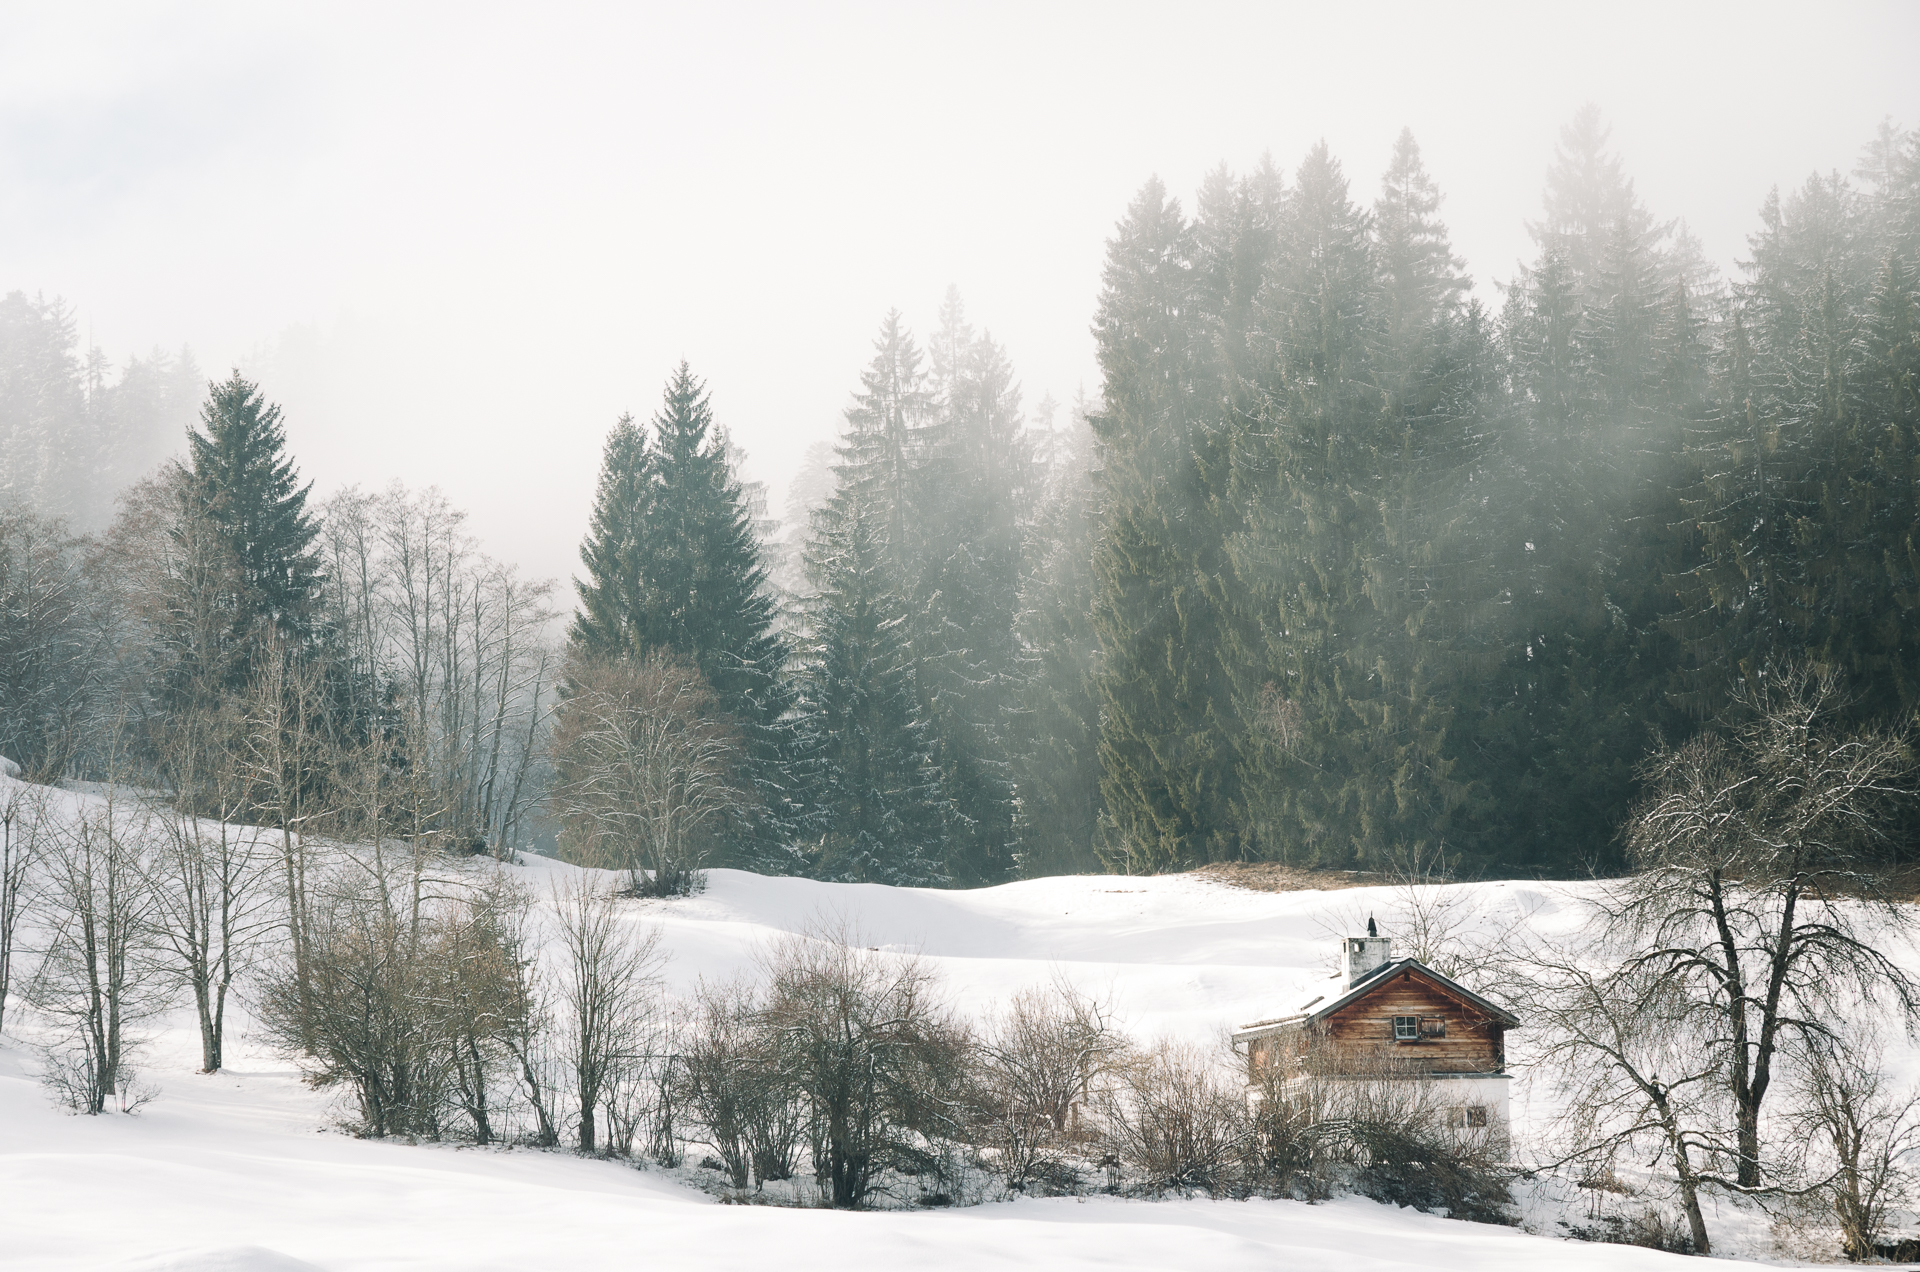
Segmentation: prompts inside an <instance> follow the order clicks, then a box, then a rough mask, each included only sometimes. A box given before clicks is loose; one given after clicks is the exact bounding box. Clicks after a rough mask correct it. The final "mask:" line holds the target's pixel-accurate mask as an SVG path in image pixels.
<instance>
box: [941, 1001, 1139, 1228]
mask: <svg viewBox="0 0 1920 1272" xmlns="http://www.w3.org/2000/svg"><path fill="white" fill-rule="evenodd" d="M1128 1051H1129V1048H1128V1045H1127V1040H1126V1039H1125V1038H1124V1037H1123V1036H1122V1035H1121V1034H1120V1033H1119V1032H1118V1031H1117V1030H1116V1029H1115V1028H1114V1026H1113V1019H1112V1008H1111V1006H1110V1005H1108V1004H1106V1003H1102V1002H1099V1001H1096V1000H1094V999H1091V998H1088V997H1085V996H1084V995H1081V994H1079V993H1077V992H1076V991H1075V990H1074V989H1073V988H1072V986H1070V985H1067V984H1066V983H1064V982H1055V983H1054V984H1053V985H1050V986H1048V987H1046V988H1043V989H1042V988H1036V989H1028V990H1023V991H1021V992H1020V993H1018V994H1016V995H1015V996H1014V997H1013V1000H1012V1001H1011V1002H1010V1003H1008V1005H1007V1007H1006V1009H1005V1010H1004V1011H1002V1012H1000V1013H999V1014H998V1015H997V1016H995V1017H994V1018H993V1019H991V1020H990V1021H989V1022H988V1023H987V1024H986V1025H985V1027H984V1028H983V1030H982V1032H981V1035H980V1037H979V1039H978V1041H977V1043H976V1045H975V1049H974V1054H975V1076H974V1088H975V1096H974V1100H975V1102H976V1105H977V1113H976V1118H975V1125H974V1135H975V1138H976V1140H977V1142H979V1143H980V1144H981V1145H982V1146H983V1147H985V1148H986V1149H987V1150H988V1151H989V1153H990V1154H991V1159H992V1161H993V1163H994V1167H995V1169H996V1170H997V1171H998V1173H999V1174H1000V1176H1001V1178H1002V1179H1003V1180H1004V1181H1005V1182H1006V1185H1007V1187H1009V1188H1011V1189H1014V1190H1016V1191H1025V1190H1027V1189H1030V1188H1033V1187H1035V1186H1039V1187H1042V1188H1049V1189H1064V1188H1067V1187H1070V1186H1071V1184H1072V1182H1073V1180H1074V1173H1073V1170H1072V1166H1071V1164H1070V1162H1069V1160H1068V1158H1069V1156H1070V1154H1071V1151H1072V1149H1073V1148H1074V1147H1075V1146H1076V1141H1078V1140H1081V1139H1084V1138H1086V1137H1087V1136H1088V1135H1090V1133H1091V1132H1090V1128H1088V1127H1087V1126H1086V1125H1085V1118H1086V1114H1087V1112H1088V1110H1089V1108H1090V1106H1091V1104H1092V1103H1093V1101H1094V1099H1095V1097H1096V1093H1104V1091H1105V1088H1106V1086H1107V1085H1108V1083H1109V1081H1110V1080H1111V1079H1112V1078H1113V1077H1114V1076H1115V1075H1116V1074H1117V1073H1118V1072H1119V1071H1120V1069H1121V1068H1122V1067H1123V1066H1124V1064H1125V1062H1126V1059H1127V1056H1128Z"/></svg>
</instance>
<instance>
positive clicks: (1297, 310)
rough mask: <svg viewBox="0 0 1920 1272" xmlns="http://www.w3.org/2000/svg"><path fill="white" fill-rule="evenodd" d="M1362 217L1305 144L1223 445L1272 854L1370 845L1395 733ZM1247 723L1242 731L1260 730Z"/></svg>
mask: <svg viewBox="0 0 1920 1272" xmlns="http://www.w3.org/2000/svg"><path fill="white" fill-rule="evenodd" d="M1367 230H1368V222H1367V217H1366V215H1365V213H1364V212H1362V211H1361V210H1360V209H1359V208H1358V207H1356V206H1355V205H1354V204H1353V203H1352V201H1351V200H1350V199H1349V197H1348V191H1347V183H1346V179H1345V177H1344V176H1343V175H1342V173H1341V171H1340V166H1339V164H1338V162H1337V161H1335V160H1334V159H1333V158H1332V156H1331V155H1329V154H1328V153H1327V150H1326V147H1325V146H1324V145H1321V146H1317V147H1315V148H1314V150H1313V151H1311V152H1310V153H1309V154H1308V156H1307V158H1306V160H1305V161H1304V162H1303V163H1302V164H1301V166H1300V170H1299V173H1298V175H1297V176H1296V178H1295V181H1294V186H1293V189H1292V192H1291V194H1290V196H1289V198H1288V203H1287V209H1286V215H1285V217H1284V219H1283V222H1282V231H1281V238H1280V250H1279V254H1278V255H1277V257H1276V260H1275V262H1274V266H1273V269H1272V271H1271V272H1270V274H1269V278H1268V283H1267V286H1266V287H1265V288H1264V289H1263V290H1262V293H1261V304H1260V312H1259V317H1258V319H1257V324H1258V327H1259V329H1260V330H1261V331H1262V332H1264V333H1267V334H1268V335H1269V336H1270V338H1271V339H1272V342H1273V350H1274V353H1273V358H1272V362H1271V364H1270V365H1269V366H1268V367H1266V368H1263V370H1262V372H1261V384H1262V395H1261V402H1260V404H1259V406H1258V409H1257V412H1256V413H1255V414H1254V415H1252V416H1251V417H1250V418H1249V419H1248V420H1247V422H1246V425H1245V427H1244V428H1243V429H1242V431H1241V433H1240V436H1239V437H1238V439H1237V441H1236V451H1235V455H1234V479H1235V483H1236V487H1235V489H1236V492H1237V495H1238V499H1237V502H1240V503H1241V504H1242V505H1243V506H1245V507H1247V508H1248V509H1249V517H1248V519H1249V524H1248V529H1247V531H1246V533H1244V534H1242V535H1240V536H1238V537H1237V539H1236V541H1235V544H1234V549H1233V556H1234V563H1235V566H1236V570H1237V575H1238V577H1239V579H1240V580H1241V582H1242V583H1243V585H1244V586H1245V587H1246V589H1247V593H1248V595H1249V597H1250V598H1251V600H1252V602H1253V604H1254V605H1255V606H1256V607H1257V609H1256V613H1257V615H1258V618H1259V620H1260V633H1259V637H1258V640H1257V643H1255V644H1253V645H1251V646H1250V647H1248V648H1247V649H1246V650H1245V652H1244V653H1243V655H1242V657H1241V658H1240V659H1239V660H1238V661H1239V665H1240V671H1241V676H1242V687H1241V701H1242V704H1243V709H1245V710H1247V711H1248V713H1249V714H1250V715H1254V714H1255V712H1256V711H1258V712H1259V713H1260V714H1258V715H1255V723H1256V725H1258V726H1261V728H1262V734H1261V735H1265V734H1278V735H1280V736H1282V737H1284V738H1285V742H1284V744H1283V745H1280V746H1277V747H1268V748H1265V749H1264V751H1263V755H1264V757H1265V760H1266V762H1265V763H1264V764H1261V765H1260V766H1259V769H1258V772H1259V775H1260V780H1259V782H1258V783H1257V784H1250V788H1249V799H1250V800H1251V801H1252V806H1253V812H1252V815H1253V816H1254V818H1255V819H1256V820H1257V822H1258V823H1259V824H1260V827H1261V834H1262V837H1263V839H1264V840H1265V841H1266V843H1267V844H1268V846H1269V850H1270V851H1273V852H1274V853H1275V854H1276V855H1279V856H1281V857H1282V858H1283V859H1290V860H1293V861H1297V862H1304V861H1318V862H1322V863H1326V864H1346V863H1350V862H1352V861H1355V860H1368V859H1373V858H1377V857H1379V856H1381V855H1383V854H1384V852H1385V850H1386V848H1387V847H1388V846H1389V845H1388V844H1387V843H1385V842H1383V840H1384V839H1385V838H1386V836H1387V833H1388V827H1387V825H1386V822H1387V820H1388V818H1387V816H1386V814H1385V810H1386V809H1387V808H1389V807H1390V806H1391V804H1392V802H1393V797H1394V791H1393V788H1392V786H1391V784H1390V775H1392V774H1393V773H1394V771H1395V768H1396V766H1395V765H1394V763H1393V758H1392V757H1391V756H1390V755H1389V754H1387V753H1386V752H1384V751H1383V750H1382V746H1383V744H1385V743H1388V742H1390V741H1391V740H1392V739H1394V738H1395V737H1397V736H1400V735H1402V734H1403V733H1404V732H1405V721H1404V719H1402V712H1401V710H1400V707H1401V704H1399V703H1397V702H1396V701H1395V700H1394V698H1393V696H1392V694H1391V692H1390V687H1389V686H1388V685H1386V684H1385V683H1383V681H1382V678H1381V674H1380V662H1381V659H1382V657H1383V654H1384V651H1383V646H1382V642H1383V638H1384V635H1385V633H1383V632H1382V630H1381V627H1382V623H1381V615H1380V613H1379V611H1378V609H1377V608H1376V606H1375V603H1374V598H1373V596H1372V595H1371V594H1370V591H1369V588H1368V581H1369V580H1368V577H1367V571H1368V564H1369V561H1370V560H1371V559H1373V557H1374V556H1375V555H1376V554H1378V553H1380V552H1382V551H1383V550H1384V548H1385V539H1384V535H1383V532H1382V524H1381V516H1380V510H1381V508H1382V506H1383V503H1384V499H1385V496H1386V494H1387V488H1386V486H1385V484H1384V478H1385V477H1386V476H1387V467H1388V465H1389V464H1390V463H1391V461H1392V460H1393V458H1394V450H1393V448H1394V447H1395V446H1396V445H1397V442H1398V438H1397V436H1396V434H1395V430H1394V429H1393V428H1392V427H1391V421H1390V419H1389V417H1388V415H1387V412H1386V410H1385V403H1384V401H1383V400H1382V397H1381V395H1380V394H1379V392H1378V391H1377V390H1376V389H1375V388H1374V387H1373V379H1374V376H1373V374H1372V360H1373V350H1374V348H1375V347H1376V345H1377V343H1378V321H1379V320H1378V313H1379V306H1378V304H1377V301H1376V297H1375V294H1374V292H1375V274H1374V265H1373V260H1372V254H1371V245H1370V243H1369V241H1368V233H1367ZM1261 735H1256V736H1261Z"/></svg>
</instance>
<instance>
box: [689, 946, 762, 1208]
mask: <svg viewBox="0 0 1920 1272" xmlns="http://www.w3.org/2000/svg"><path fill="white" fill-rule="evenodd" d="M758 1026H759V1005H758V1004H757V1003H756V1002H755V1001H754V997H753V994H752V992H751V991H750V990H749V989H747V988H746V987H745V986H743V985H738V984H727V985H717V986H713V985H706V984H702V985H701V986H700V989H699V991H698V992H697V993H696V994H695V996H694V1004H693V1019H692V1021H691V1022H690V1026H689V1028H688V1031H687V1040H686V1047H685V1050H684V1053H683V1056H682V1064H681V1066H680V1069H679V1074H678V1077H679V1081H680V1084H681V1090H682V1093H683V1099H684V1100H685V1101H686V1104H687V1108H688V1111H689V1112H690V1113H691V1114H692V1115H693V1116H694V1117H695V1118H696V1119H697V1120H698V1121H699V1123H700V1125H701V1126H702V1127H704V1128H705V1131H706V1139H705V1143H706V1144H707V1146H708V1147H710V1148H712V1149H713V1151H714V1152H715V1153H718V1154H719V1156H720V1165H721V1168H722V1169H723V1170H725V1171H726V1173H727V1178H728V1180H729V1181H730V1182H731V1183H732V1185H733V1186H734V1187H735V1188H745V1187H746V1186H747V1185H748V1184H749V1183H750V1182H751V1180H752V1171H753V1164H754V1163H753V1148H752V1135H753V1132H752V1127H753V1124H754V1122H756V1121H757V1120H759V1119H760V1117H761V1116H762V1110H761V1108H760V1103H761V1101H760V1099H759V1088H760V1087H761V1086H762V1085H763V1082H764V1078H763V1075H762V1073H761V1064H760V1063H759V1062H760V1059H761V1052H762V1051H763V1050H764V1048H763V1047H762V1045H761V1036H760V1030H759V1027H758Z"/></svg>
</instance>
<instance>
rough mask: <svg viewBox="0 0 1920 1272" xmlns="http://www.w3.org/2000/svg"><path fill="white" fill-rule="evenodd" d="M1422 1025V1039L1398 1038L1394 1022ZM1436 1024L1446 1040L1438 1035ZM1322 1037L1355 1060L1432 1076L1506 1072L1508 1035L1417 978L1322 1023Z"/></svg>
mask: <svg viewBox="0 0 1920 1272" xmlns="http://www.w3.org/2000/svg"><path fill="white" fill-rule="evenodd" d="M1397 1016H1413V1017H1417V1018H1419V1020H1420V1021H1421V1034H1422V1036H1421V1037H1419V1038H1417V1039H1415V1040H1413V1041H1400V1040H1396V1039H1395V1037H1394V1018H1395V1017H1397ZM1434 1022H1444V1026H1445V1035H1444V1036H1434V1033H1435V1032H1436V1031H1434V1030H1433V1023H1434ZM1317 1032H1318V1034H1319V1036H1320V1038H1322V1039H1324V1040H1325V1041H1326V1042H1327V1043H1330V1044H1332V1045H1333V1046H1334V1047H1336V1048H1338V1049H1339V1050H1340V1051H1341V1052H1343V1053H1346V1054H1348V1055H1351V1056H1354V1057H1355V1058H1356V1059H1357V1058H1359V1057H1362V1056H1367V1055H1370V1054H1371V1055H1377V1056H1379V1058H1381V1059H1384V1060H1388V1061H1390V1062H1391V1063H1392V1064H1393V1065H1394V1066H1395V1067H1401V1066H1406V1067H1410V1068H1413V1069H1415V1070H1417V1071H1421V1072H1427V1073H1498V1072H1500V1071H1501V1070H1502V1069H1504V1068H1506V1040H1505V1030H1504V1029H1503V1028H1502V1027H1501V1026H1500V1025H1499V1024H1497V1023H1496V1022H1494V1021H1492V1020H1490V1019H1488V1018H1487V1016H1486V1015H1484V1014H1483V1013H1481V1012H1479V1011H1476V1010H1474V1009H1472V1008H1470V1007H1469V1006H1467V1005H1466V1004H1465V1003H1462V1002H1460V1001H1459V1000H1458V999H1456V998H1454V997H1453V996H1452V995H1450V994H1447V993H1445V992H1443V991H1441V990H1440V989H1439V988H1438V987H1436V986H1434V985H1433V984H1432V983H1431V982H1429V981H1427V980H1425V979H1423V978H1421V977H1420V976H1418V975H1417V974H1413V973H1409V972H1399V973H1396V974H1394V975H1393V976H1391V977H1390V978H1388V979H1387V980H1385V981H1383V982H1381V983H1380V984H1379V985H1377V986H1375V987H1374V988H1372V989H1371V990H1369V991H1368V993H1367V994H1366V996H1365V997H1363V998H1361V999H1359V1000H1358V1001H1356V1002H1353V1003H1350V1004H1348V1005H1347V1006H1345V1007H1343V1008H1341V1009H1340V1010H1339V1011H1337V1012H1334V1013H1333V1014H1332V1015H1330V1016H1328V1017H1327V1018H1326V1019H1325V1020H1323V1021H1321V1022H1319V1025H1318V1030H1317Z"/></svg>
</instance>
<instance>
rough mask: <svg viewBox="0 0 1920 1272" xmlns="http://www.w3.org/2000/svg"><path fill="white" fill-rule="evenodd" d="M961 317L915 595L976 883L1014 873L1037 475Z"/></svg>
mask: <svg viewBox="0 0 1920 1272" xmlns="http://www.w3.org/2000/svg"><path fill="white" fill-rule="evenodd" d="M964 312H965V311H964V309H963V308H962V306H961V303H960V298H959V295H958V293H957V292H955V291H953V290H949V292H948V294H947V300H946V304H945V305H944V306H943V309H942V323H941V331H940V334H939V337H938V338H937V339H936V340H935V342H934V349H935V360H934V377H933V383H934V385H935V392H936V395H937V396H936V420H937V423H936V424H935V426H934V427H933V428H932V429H930V430H929V437H928V443H927V448H926V452H925V457H924V460H923V463H922V467H921V476H920V480H919V483H918V485H919V489H920V492H921V496H920V500H919V503H918V507H917V509H916V511H917V513H918V517H919V521H920V523H921V525H922V527H923V530H922V541H921V548H920V551H921V557H922V560H921V566H920V570H919V571H918V574H917V576H916V577H915V578H913V579H912V580H911V581H910V588H911V591H910V595H911V596H912V598H913V602H914V604H913V613H912V626H913V630H912V640H913V645H914V649H915V653H916V657H917V661H918V676H919V684H920V689H921V692H922V694H923V695H924V701H925V703H926V707H927V711H928V716H929V719H930V721H931V724H932V727H933V732H934V739H935V742H936V744H937V750H936V758H937V764H938V767H939V770H940V774H941V783H942V788H943V790H944V791H945V793H946V796H947V799H948V801H949V802H950V803H951V805H952V807H953V809H954V812H955V824H954V826H953V828H952V831H951V834H950V839H949V844H948V849H947V865H948V869H949V870H950V872H951V873H952V875H953V876H954V878H955V880H956V881H958V882H962V883H968V884H974V883H986V882H992V881H996V880H999V879H1002V878H1004V877H1006V875H1007V873H1008V872H1009V871H1010V870H1011V869H1012V868H1013V865H1014V861H1013V854H1014V846H1015V841H1014V786H1013V775H1012V770H1011V764H1010V759H1011V757H1010V753H1009V741H1010V735H1009V729H1010V727H1011V725H1012V723H1013V721H1012V713H1013V712H1014V711H1015V709H1016V707H1015V694H1016V692H1017V689H1018V684H1019V679H1020V677H1021V675H1022V674H1023V669H1022V666H1021V655H1020V650H1019V648H1018V642H1017V637H1016V632H1015V627H1016V624H1017V621H1018V616H1019V606H1020V585H1021V581H1022V578H1023V576H1024V573H1025V548H1026V535H1027V532H1028V530H1029V528H1030V526H1031V523H1032V516H1033V501H1034V498H1035V495H1036V493H1037V491H1036V489H1035V483H1036V480H1037V477H1036V472H1037V469H1036V466H1035V464H1034V460H1033V448H1032V444H1031V441H1030V439H1029V438H1028V437H1027V434H1026V430H1025V428H1024V426H1023V421H1022V416H1021V412H1020V390H1019V387H1018V385H1017V384H1015V382H1014V378H1013V368H1012V365H1011V364H1010V363H1009V362H1008V360H1007V357H1006V354H1005V352H1004V351H1003V350H1002V349H1001V348H1000V347H999V346H998V345H997V344H995V343H994V341H993V339H992V338H991V337H990V336H987V335H975V334H974V333H973V331H972V329H971V328H970V327H968V326H967V324H966V322H965V317H964Z"/></svg>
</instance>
